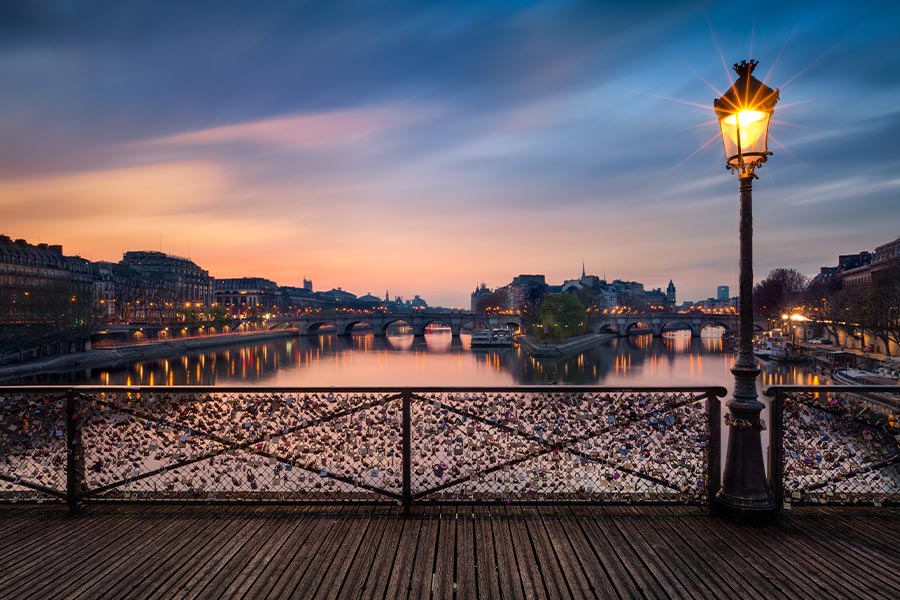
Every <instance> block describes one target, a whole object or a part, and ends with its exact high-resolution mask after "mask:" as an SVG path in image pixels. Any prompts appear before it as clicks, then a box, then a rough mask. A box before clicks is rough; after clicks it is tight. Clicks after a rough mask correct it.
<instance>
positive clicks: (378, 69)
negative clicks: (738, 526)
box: [0, 0, 900, 306]
mask: <svg viewBox="0 0 900 600" xmlns="http://www.w3.org/2000/svg"><path fill="white" fill-rule="evenodd" d="M786 4H787V5H780V4H777V3H748V4H744V5H741V6H740V7H738V8H740V9H741V10H744V11H750V12H747V13H745V14H737V13H736V7H735V5H734V4H733V3H715V2H696V3H672V2H659V3H656V2H640V3H637V2H636V3H623V2H617V3H603V2H538V3H533V2H503V3H497V2H494V3H468V2H383V3H382V2H338V1H331V2H305V3H299V2H223V1H221V0H220V1H218V2H179V3H164V2H127V3H124V2H99V1H79V2H27V3H24V2H22V3H12V2H7V3H4V4H2V5H0V136H2V139H3V140H4V144H2V147H0V211H2V212H0V215H2V217H3V218H2V221H0V223H2V225H0V233H5V234H7V235H10V236H12V237H25V238H27V239H28V240H29V241H33V242H36V241H46V242H52V243H62V244H63V245H64V247H65V250H66V252H67V253H77V254H80V255H82V256H86V257H88V258H91V259H94V260H100V259H106V260H117V259H118V258H119V257H120V255H121V253H122V252H124V251H125V250H128V249H159V248H161V249H163V250H164V251H167V252H170V253H174V254H179V255H190V256H191V258H193V259H194V260H195V261H196V262H197V263H198V264H200V265H201V266H203V267H204V268H207V269H209V270H210V272H211V274H213V275H214V276H219V277H231V276H241V275H258V276H264V277H269V278H271V279H274V280H276V281H278V282H279V283H282V284H299V283H300V280H301V279H302V277H304V276H306V277H309V278H311V279H313V281H314V282H315V285H316V288H317V289H328V288H330V287H335V286H342V287H344V288H345V289H349V290H351V291H354V292H356V293H359V294H363V293H366V292H373V293H376V294H379V295H380V294H383V293H384V291H385V290H390V292H391V294H392V295H393V294H402V295H404V296H410V295H412V294H414V293H420V294H422V295H423V296H424V297H425V298H426V299H428V300H429V301H430V302H432V303H439V304H444V305H452V306H456V305H463V306H465V305H467V304H468V293H469V292H470V291H471V289H473V288H474V287H475V285H476V284H477V283H478V282H480V281H485V282H487V283H488V285H491V286H495V285H502V284H504V283H507V282H508V281H509V280H510V279H511V278H512V277H513V276H514V275H516V274H518V273H533V272H538V273H545V274H546V275H547V277H548V279H550V280H551V281H554V282H561V281H562V280H563V279H564V278H568V277H572V276H575V275H577V274H578V273H580V269H581V264H582V261H584V262H585V263H586V265H587V269H588V271H589V272H594V273H596V274H598V275H604V274H605V275H606V276H607V277H608V278H610V279H611V278H623V279H633V280H638V281H643V282H644V283H645V284H646V285H647V286H648V287H657V286H661V287H665V284H666V283H667V282H668V280H669V279H670V278H671V279H673V280H674V281H675V284H676V286H677V287H678V291H679V293H678V296H679V300H683V299H699V298H705V297H707V296H711V295H714V293H715V286H717V285H722V284H728V285H731V286H735V285H736V281H737V218H738V212H737V200H738V194H737V181H736V179H735V177H734V176H733V175H730V174H728V172H727V171H726V170H725V168H724V158H723V156H722V150H721V143H720V141H719V140H718V139H717V138H716V135H717V127H716V125H715V121H714V115H713V112H712V100H713V98H714V97H715V96H717V95H718V93H719V92H723V91H724V90H725V89H727V87H728V86H729V85H730V77H731V76H732V75H733V74H732V73H731V72H730V65H731V63H733V62H736V61H739V60H742V59H745V58H748V57H751V56H752V57H753V58H755V59H758V60H759V61H760V66H759V68H758V70H757V73H756V74H757V76H759V77H760V78H763V77H765V79H766V81H767V83H769V85H771V86H772V87H780V88H781V102H780V103H779V105H778V107H776V113H775V122H774V123H773V125H772V129H771V132H772V136H773V138H774V139H773V140H772V142H771V143H770V149H771V150H773V151H774V153H775V154H774V156H773V157H772V158H771V159H770V160H769V162H768V163H767V164H766V165H765V166H764V167H763V168H762V169H761V170H760V171H759V175H760V179H759V181H757V182H756V184H755V188H754V191H755V195H754V201H755V205H754V208H755V211H754V217H755V241H756V246H755V271H756V275H757V278H761V277H763V276H764V275H765V274H766V273H767V272H768V271H769V270H770V269H772V268H776V267H780V266H787V267H795V268H798V269H799V270H801V271H802V272H804V273H807V274H810V275H812V274H815V273H816V272H817V271H818V268H819V267H820V266H824V265H829V264H834V263H835V262H836V257H837V255H838V254H846V253H852V252H858V251H861V250H866V249H868V250H871V249H873V248H874V247H875V246H877V245H879V244H882V243H885V242H887V241H890V240H893V239H895V238H896V237H897V236H898V235H900V226H898V224H900V193H898V192H900V175H898V173H900V169H898V167H900V152H898V139H900V108H898V107H900V36H898V35H897V33H896V24H897V23H900V8H898V7H897V6H895V5H893V4H891V3H865V2H855V3H836V2H818V3H809V4H800V3H786ZM176 7H177V8H176ZM725 65H728V67H729V68H726V66H725Z"/></svg>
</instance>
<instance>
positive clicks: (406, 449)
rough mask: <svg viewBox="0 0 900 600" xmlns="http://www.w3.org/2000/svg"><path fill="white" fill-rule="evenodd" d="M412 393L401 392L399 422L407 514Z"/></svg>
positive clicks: (404, 510) (410, 465)
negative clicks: (401, 404)
mask: <svg viewBox="0 0 900 600" xmlns="http://www.w3.org/2000/svg"><path fill="white" fill-rule="evenodd" d="M411 401H412V393H411V392H410V391H409V390H404V391H403V417H402V421H401V427H402V436H403V448H402V452H403V512H404V514H405V513H409V509H410V507H411V506H412V427H411V415H410V403H411Z"/></svg>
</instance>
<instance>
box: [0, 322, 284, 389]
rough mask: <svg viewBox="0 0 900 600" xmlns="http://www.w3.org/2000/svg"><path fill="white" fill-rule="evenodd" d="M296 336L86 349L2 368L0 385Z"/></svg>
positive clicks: (265, 334) (277, 333) (274, 333)
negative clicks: (12, 380) (42, 375)
mask: <svg viewBox="0 0 900 600" xmlns="http://www.w3.org/2000/svg"><path fill="white" fill-rule="evenodd" d="M295 335H297V332H296V331H295V330H293V329H279V330H270V331H251V332H247V333H226V334H219V335H214V336H203V337H193V338H184V339H176V340H159V341H150V342H145V343H142V344H138V345H133V346H120V347H118V348H101V349H98V350H88V351H87V352H80V353H78V354H65V355H63V356H52V357H48V358H42V359H39V360H35V361H30V362H26V363H18V364H13V365H4V366H2V367H0V382H2V381H3V379H9V378H13V377H20V376H23V375H33V374H36V373H53V372H56V371H71V370H73V369H82V368H88V367H95V368H97V367H117V366H119V365H121V364H128V363H132V362H136V361H140V360H146V359H156V358H169V357H172V356H181V355H182V354H184V353H185V352H191V351H193V350H206V349H209V348H219V347H224V346H232V345H235V344H247V343H252V342H265V341H269V340H275V339H282V338H286V337H293V336H295Z"/></svg>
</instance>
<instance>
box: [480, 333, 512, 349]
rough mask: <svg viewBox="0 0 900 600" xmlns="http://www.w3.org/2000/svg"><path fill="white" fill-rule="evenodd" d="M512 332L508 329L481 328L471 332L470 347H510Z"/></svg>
mask: <svg viewBox="0 0 900 600" xmlns="http://www.w3.org/2000/svg"><path fill="white" fill-rule="evenodd" d="M512 345H513V334H512V332H511V331H510V330H509V329H482V330H480V331H476V332H475V333H473V334H472V348H511V347H512Z"/></svg>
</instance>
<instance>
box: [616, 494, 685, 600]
mask: <svg viewBox="0 0 900 600" xmlns="http://www.w3.org/2000/svg"><path fill="white" fill-rule="evenodd" d="M655 510H656V509H655V508H653V507H647V508H644V507H641V508H639V509H638V508H635V507H633V506H632V507H621V506H614V507H611V510H610V514H611V515H612V517H613V522H614V523H615V524H616V527H617V528H618V529H619V531H620V532H622V538H623V542H624V543H626V544H629V545H630V546H631V548H632V549H633V550H634V553H635V554H636V555H637V556H639V557H640V559H641V562H642V563H643V565H644V568H645V569H646V572H647V573H649V574H650V576H651V577H652V578H653V580H654V581H655V582H656V588H657V589H658V590H659V595H660V596H663V597H670V598H691V597H695V596H696V594H691V593H689V592H688V591H687V589H686V588H685V587H684V585H683V584H682V582H681V580H679V579H678V577H677V576H676V575H675V573H674V572H673V571H672V570H671V569H670V568H669V566H668V564H667V561H666V560H665V558H664V557H661V556H660V555H659V554H658V553H657V549H661V548H663V545H662V544H660V543H659V541H658V540H656V541H657V543H656V545H654V544H652V543H651V542H650V540H651V539H653V536H652V533H651V532H648V531H646V530H647V529H648V526H647V523H648V519H649V518H650V517H651V516H652V515H653V513H654V512H655Z"/></svg>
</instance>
